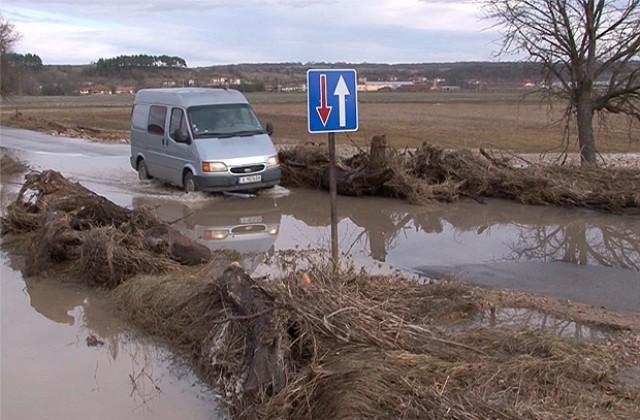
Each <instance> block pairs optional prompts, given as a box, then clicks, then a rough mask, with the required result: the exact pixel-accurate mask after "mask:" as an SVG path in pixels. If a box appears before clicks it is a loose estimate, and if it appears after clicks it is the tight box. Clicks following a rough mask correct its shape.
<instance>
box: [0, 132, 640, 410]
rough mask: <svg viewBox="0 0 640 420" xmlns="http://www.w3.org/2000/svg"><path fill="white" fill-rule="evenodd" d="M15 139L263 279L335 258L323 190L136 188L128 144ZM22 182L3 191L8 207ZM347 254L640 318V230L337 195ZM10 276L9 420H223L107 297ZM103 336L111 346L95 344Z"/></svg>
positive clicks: (569, 213)
mask: <svg viewBox="0 0 640 420" xmlns="http://www.w3.org/2000/svg"><path fill="white" fill-rule="evenodd" d="M1 134H2V137H1V139H2V140H1V142H2V144H1V146H2V147H4V148H6V149H8V151H9V154H10V155H13V156H14V157H16V158H18V159H21V160H23V161H25V162H26V163H28V164H29V165H30V166H31V167H32V168H34V169H54V170H58V171H60V172H62V173H63V174H64V175H65V176H68V177H72V178H73V179H75V180H77V181H79V182H81V183H82V184H83V185H85V186H86V187H87V188H89V189H91V190H93V191H95V192H96V193H98V194H101V195H104V196H105V197H107V198H109V199H110V200H112V201H114V202H116V203H117V204H119V205H122V206H126V207H130V208H133V207H139V206H149V207H151V208H153V209H154V211H156V212H157V214H158V215H159V216H160V217H161V218H162V219H163V220H165V221H167V222H171V223H172V224H173V226H175V227H177V228H179V229H181V230H182V231H183V232H185V233H186V234H188V235H190V236H192V237H194V238H195V239H197V240H199V241H200V242H202V243H203V244H205V245H207V246H209V247H210V248H212V249H232V250H236V251H237V252H238V254H239V255H240V260H241V263H242V265H243V266H244V268H245V269H246V270H247V271H248V272H250V273H252V274H253V275H275V274H277V273H278V272H279V271H286V270H290V269H293V268H295V267H296V264H300V261H299V259H296V258H294V257H292V255H293V254H297V255H300V254H302V255H304V256H305V258H304V261H307V263H309V262H310V261H311V263H313V262H312V261H313V258H316V257H317V256H318V255H320V256H321V257H326V258H325V260H324V261H325V262H326V261H327V259H328V257H329V256H330V255H331V252H330V250H329V247H330V244H331V238H330V235H331V226H330V216H329V196H328V194H327V193H325V192H321V191H305V190H287V189H285V188H281V187H277V188H275V189H273V190H271V191H268V192H267V193H264V194H260V195H258V196H246V195H240V194H234V195H227V196H216V195H211V194H204V193H195V194H189V195H185V194H184V193H182V192H181V191H179V190H178V189H176V188H172V187H168V186H164V185H161V184H159V183H157V182H155V181H138V180H137V178H136V173H135V172H134V171H133V169H131V167H130V165H129V161H128V156H129V149H128V146H127V145H100V144H92V143H88V142H83V141H81V140H76V139H68V138H62V137H58V138H53V137H51V136H47V135H45V134H40V133H33V132H29V131H24V130H16V129H8V128H3V129H2V133H1ZM21 182H22V180H21V177H20V176H16V177H13V178H9V179H3V180H2V184H3V195H2V201H3V203H2V204H3V208H4V206H5V205H6V203H7V202H8V200H10V199H11V198H12V197H13V196H14V195H15V192H16V191H17V189H18V188H19V187H20V185H21ZM338 243H339V248H340V255H341V257H340V258H341V264H342V265H343V266H345V267H348V266H352V267H355V268H364V269H366V270H368V271H370V272H374V273H388V272H402V273H405V274H407V275H408V276H414V277H416V278H417V279H423V278H438V277H441V276H444V275H448V274H452V273H453V274H459V275H460V276H461V277H462V278H465V279H467V280H469V281H475V282H476V283H478V284H483V285H486V286H490V287H512V288H514V289H518V290H525V291H530V292H535V293H540V294H548V295H552V296H557V297H561V298H563V299H570V300H574V301H581V302H584V303H588V304H592V305H595V306H597V307H601V306H603V307H607V308H610V309H614V310H620V311H640V217H638V216H614V215H608V214H602V213H596V212H592V211H588V210H570V209H557V208H547V207H532V206H521V205H517V204H514V203H510V202H504V201H499V200H489V201H488V202H487V204H479V203H476V202H458V203H452V204H434V205H432V206H428V207H420V206H411V205H408V204H406V203H403V202H401V201H399V200H387V199H380V198H360V199H356V198H349V197H338ZM1 262H2V264H1V267H2V282H1V286H2V289H1V291H2V341H1V351H2V382H1V386H2V388H1V394H2V404H1V407H2V411H1V414H2V416H1V417H2V418H3V419H5V418H7V419H11V418H63V417H66V418H79V417H81V416H84V417H88V418H119V419H133V418H185V419H197V418H216V416H221V414H220V413H218V412H217V411H216V410H217V408H216V407H217V405H216V402H215V395H213V394H212V393H211V391H210V390H208V389H207V387H206V386H204V385H203V384H202V383H200V382H199V381H198V379H197V378H196V377H195V376H194V375H193V373H192V372H190V371H189V370H188V369H187V368H186V367H184V366H181V365H180V364H179V362H177V361H175V360H173V359H172V358H171V357H170V354H169V353H167V351H166V350H165V349H164V348H163V347H162V345H161V344H160V343H157V342H154V341H153V340H152V339H150V338H149V337H145V335H144V334H142V333H140V332H136V331H135V330H132V329H131V328H132V327H131V326H129V325H127V324H126V323H123V322H122V321H119V320H118V318H117V316H116V311H115V310H114V308H112V307H110V306H109V301H108V299H106V298H104V297H103V296H101V295H100V294H99V293H97V292H93V291H90V290H86V289H85V288H84V287H83V286H81V285H78V284H75V283H73V282H64V283H61V282H60V281H53V280H55V279H53V280H52V279H37V278H36V279H24V278H23V277H22V275H21V273H20V272H18V271H14V270H13V269H12V268H11V267H12V264H13V263H12V261H11V258H10V257H9V256H7V255H6V254H3V255H2V260H1ZM58 280H59V279H58ZM494 315H495V314H494ZM497 316H498V318H500V317H502V318H504V319H510V318H513V317H514V314H511V313H505V314H498V315H497ZM498 320H499V319H498ZM494 321H495V319H494V320H493V321H492V322H494ZM552 321H553V325H556V324H558V322H560V321H558V322H556V321H555V320H552ZM532 322H533V323H535V322H537V321H535V320H534V321H532ZM548 322H550V320H549V319H548V318H544V321H540V323H541V324H542V323H544V325H548ZM562 325H564V324H562ZM563 328H564V327H563ZM568 328H569V329H570V331H572V334H575V335H593V334H596V335H597V333H594V332H585V330H584V329H582V327H576V326H570V327H568ZM576 328H578V329H579V330H580V332H575V331H576ZM564 329H566V328H564ZM93 336H95V337H96V338H97V339H98V340H100V341H102V342H104V344H99V345H98V346H88V345H87V341H86V340H87V337H89V338H91V337H93ZM132 378H133V379H132ZM136 381H141V382H140V383H137V382H136ZM156 387H157V388H158V389H156ZM33 401H38V404H33V403H32V402H33Z"/></svg>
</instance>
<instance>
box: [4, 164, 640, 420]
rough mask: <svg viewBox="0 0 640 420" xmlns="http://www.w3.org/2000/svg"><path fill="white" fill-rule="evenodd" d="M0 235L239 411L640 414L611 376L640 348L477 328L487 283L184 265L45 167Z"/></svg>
mask: <svg viewBox="0 0 640 420" xmlns="http://www.w3.org/2000/svg"><path fill="white" fill-rule="evenodd" d="M2 228H3V233H4V234H5V235H7V236H13V237H18V238H23V237H24V238H26V239H20V240H23V241H26V243H29V244H33V243H35V242H37V245H32V246H29V251H28V254H29V256H28V258H29V261H30V265H31V262H33V265H34V266H35V267H36V268H35V269H33V270H34V272H39V271H41V270H43V269H45V268H46V269H50V270H53V269H59V268H61V267H62V268H64V266H65V265H68V264H71V266H76V267H81V268H82V269H81V270H73V273H75V274H76V275H78V276H81V277H83V278H85V279H86V280H87V281H89V282H90V283H91V284H95V285H98V286H101V287H110V288H113V289H114V290H113V292H112V293H113V297H114V299H116V300H117V302H119V303H120V306H121V307H122V308H123V310H124V311H125V313H126V314H127V315H128V316H129V317H130V318H131V319H132V320H134V321H136V322H137V323H139V324H140V325H141V326H143V327H144V328H145V329H146V330H148V331H149V332H151V333H154V334H157V335H158V336H161V337H163V338H164V339H166V340H167V341H168V342H170V343H171V344H172V346H173V347H174V349H175V350H176V352H177V353H178V354H180V355H182V356H184V357H185V358H188V359H189V360H191V362H192V364H193V365H194V366H195V367H196V368H197V370H198V371H199V372H200V374H201V375H202V377H203V378H204V379H205V380H206V381H207V382H208V383H210V384H211V385H213V386H215V387H217V389H218V390H220V391H221V392H222V394H223V396H224V397H226V401H228V402H229V404H230V409H231V411H232V413H233V415H234V417H235V418H238V419H283V418H291V419H317V418H332V419H333V418H335V419H351V418H361V419H374V418H375V419H379V418H394V419H395V418H406V419H468V420H478V419H487V418H500V419H570V418H574V419H578V418H580V419H607V418H610V419H614V418H615V419H636V418H638V416H640V386H638V383H637V381H635V382H634V381H631V382H629V381H623V380H621V379H620V376H619V375H618V373H619V372H621V371H624V369H625V368H626V367H628V366H631V365H633V363H636V364H637V363H638V361H639V360H640V353H639V352H638V351H637V346H636V348H635V350H634V347H633V346H632V345H631V346H624V347H620V348H612V347H611V346H607V345H606V344H605V343H585V342H578V341H572V340H567V339H561V338H558V337H555V336H552V335H548V334H544V333H542V332H540V331H535V330H532V329H531V328H527V327H526V326H524V327H522V328H509V327H506V326H483V325H482V324H480V323H478V322H476V320H477V317H478V315H479V314H480V313H485V312H486V311H487V308H489V310H490V311H493V310H495V309H496V305H497V303H496V301H495V300H491V299H490V298H489V296H490V293H491V292H489V291H486V290H482V289H478V288H474V287H470V286H468V285H464V284H460V283H458V282H455V281H444V282H440V283H437V284H430V285H422V284H419V283H417V282H414V281H410V280H406V279H403V278H401V277H398V276H369V275H366V274H364V273H354V272H351V271H345V272H343V273H341V275H340V277H339V278H338V279H335V278H330V277H329V276H328V275H327V274H326V273H325V271H324V270H322V269H321V268H316V269H314V270H311V271H309V272H305V273H291V274H290V275H287V276H284V277H283V278H280V279H277V280H275V279H271V280H270V279H265V278H262V279H253V278H251V277H249V276H248V275H247V274H246V273H244V271H243V270H242V269H241V268H240V267H239V266H237V265H231V266H229V267H228V268H227V269H226V270H225V271H224V272H223V273H222V274H221V275H219V276H218V275H214V274H212V272H211V271H210V266H209V265H207V264H198V263H204V262H206V261H208V259H207V258H201V259H199V260H198V259H195V258H191V259H190V260H189V261H187V262H188V263H189V264H187V265H184V264H182V265H181V264H180V262H182V263H184V262H185V260H183V259H182V258H184V255H185V252H184V250H185V249H190V250H191V252H189V253H186V255H190V256H192V257H193V256H194V255H200V254H198V249H199V248H198V247H197V246H195V245H193V243H192V242H191V241H190V239H189V238H185V237H183V236H181V234H180V233H179V232H174V233H169V232H172V231H171V228H170V227H168V226H166V225H164V224H162V223H160V222H159V221H158V220H157V219H156V218H155V217H154V216H153V215H151V214H150V213H149V212H146V211H132V210H128V209H124V208H121V207H119V206H117V205H116V204H114V203H112V202H110V201H109V200H107V199H106V198H104V197H100V196H98V195H96V194H94V193H93V192H91V191H90V190H88V189H86V188H84V187H83V186H81V185H80V184H77V183H73V182H71V181H69V180H67V179H66V178H64V177H62V176H61V175H60V174H59V173H57V172H53V171H45V172H42V173H31V174H29V175H28V176H27V177H26V182H25V183H24V185H23V187H22V189H21V190H20V192H19V194H18V197H17V199H16V200H15V202H13V203H12V204H11V205H10V206H9V208H8V209H7V211H6V212H5V217H3V219H2ZM171 235H175V237H174V239H173V240H171V239H170V238H171ZM34 238H38V241H34V240H33V239H34ZM179 241H182V242H180V244H181V245H183V246H184V247H183V248H181V247H180V246H178V247H177V248H178V249H181V250H182V251H181V252H178V253H176V252H175V248H176V246H175V244H176V243H177V242H179ZM187 245H188V246H187ZM192 245H193V248H192V247H191V246H192ZM196 245H197V244H196ZM88 273H90V274H88ZM635 340H638V337H637V336H635Z"/></svg>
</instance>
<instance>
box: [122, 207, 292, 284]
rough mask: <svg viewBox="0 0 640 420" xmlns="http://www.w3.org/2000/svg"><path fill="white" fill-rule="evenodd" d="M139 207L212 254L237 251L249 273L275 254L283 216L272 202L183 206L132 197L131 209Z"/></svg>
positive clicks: (240, 260)
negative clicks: (209, 250)
mask: <svg viewBox="0 0 640 420" xmlns="http://www.w3.org/2000/svg"><path fill="white" fill-rule="evenodd" d="M220 200H223V202H221V201H220ZM142 206H145V207H147V208H150V209H151V210H152V211H153V212H154V213H155V214H156V215H157V216H158V217H159V218H160V220H162V221H163V222H165V223H170V224H171V226H172V227H174V228H176V229H178V230H180V231H181V232H183V233H184V234H186V235H187V236H189V237H191V238H193V239H195V240H197V241H198V242H199V243H201V244H203V245H205V246H207V247H208V248H209V249H211V250H213V251H220V250H229V251H236V252H237V253H238V254H239V260H238V262H239V263H240V264H241V265H242V268H243V269H244V270H245V271H247V272H248V273H252V272H253V271H254V270H255V269H256V268H257V267H258V265H260V263H261V262H262V261H264V259H265V258H266V257H267V256H273V254H274V249H275V248H274V244H275V241H276V238H277V237H278V233H279V231H280V218H281V216H282V213H281V210H280V208H279V207H278V206H277V205H276V202H275V200H274V199H273V198H267V197H255V198H251V199H234V198H231V199H222V198H219V199H218V200H214V201H209V200H207V201H206V202H203V203H198V202H190V203H184V202H181V201H177V199H174V198H171V197H167V198H165V197H161V198H158V197H148V196H137V197H134V198H133V207H134V208H139V207H142Z"/></svg>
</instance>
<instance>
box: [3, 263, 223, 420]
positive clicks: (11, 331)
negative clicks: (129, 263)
mask: <svg viewBox="0 0 640 420" xmlns="http://www.w3.org/2000/svg"><path fill="white" fill-rule="evenodd" d="M9 264H10V261H9V259H8V257H7V255H6V254H4V253H2V255H1V257H0V270H1V272H0V282H1V283H0V287H1V292H2V293H1V314H2V317H1V340H0V348H1V352H2V366H1V370H2V375H1V379H0V390H1V392H0V394H1V396H2V397H1V398H2V401H1V403H0V417H1V418H3V419H5V418H6V419H17V418H56V419H57V418H68V419H78V418H90V419H109V420H111V419H123V420H128V419H176V418H188V419H217V418H218V419H222V418H223V415H222V412H221V410H220V409H219V408H218V406H217V403H216V395H215V394H214V393H213V392H212V391H211V390H210V389H209V388H208V387H207V386H206V385H205V384H203V383H202V382H201V381H199V379H198V378H197V377H196V376H195V375H194V374H193V373H192V371H191V370H190V369H189V368H188V367H186V366H184V365H182V364H181V363H180V362H178V361H176V360H175V359H174V358H173V356H172V355H171V353H170V352H168V351H167V350H166V349H165V348H164V347H162V346H161V345H158V344H157V343H155V342H154V341H153V340H151V339H149V338H146V337H145V335H144V334H141V333H140V332H139V331H136V330H132V329H131V327H129V326H127V325H126V324H125V323H123V322H121V321H120V320H118V319H117V317H115V316H114V313H115V309H114V308H113V307H112V306H111V305H110V304H109V302H108V301H107V300H106V299H105V298H104V297H102V296H100V295H99V294H97V293H95V292H93V291H91V290H87V289H85V288H84V287H82V286H80V285H78V284H74V283H64V282H60V281H59V279H36V278H33V279H29V280H28V281H26V282H25V281H24V280H23V279H22V274H21V273H20V272H18V271H15V270H13V269H12V268H11V267H10V266H9Z"/></svg>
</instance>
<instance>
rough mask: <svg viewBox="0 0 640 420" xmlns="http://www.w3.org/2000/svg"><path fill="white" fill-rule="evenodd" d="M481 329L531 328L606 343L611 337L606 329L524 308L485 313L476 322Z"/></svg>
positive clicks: (495, 310) (560, 335)
mask: <svg viewBox="0 0 640 420" xmlns="http://www.w3.org/2000/svg"><path fill="white" fill-rule="evenodd" d="M474 324H475V325H477V326H481V327H506V328H518V329H519V328H529V329H534V330H538V331H542V332H544V333H547V334H551V335H554V336H557V337H562V338H571V339H575V340H579V341H588V342H604V341H605V340H607V339H608V338H610V337H611V331H610V330H609V329H608V328H606V327H601V326H595V325H588V324H584V323H579V322H575V321H572V320H569V319H563V318H559V317H556V316H554V315H551V314H547V313H545V312H541V311H536V310H532V309H524V308H499V309H494V310H486V311H484V312H483V313H482V314H481V315H480V316H479V317H478V318H477V319H476V320H475V322H474Z"/></svg>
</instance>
